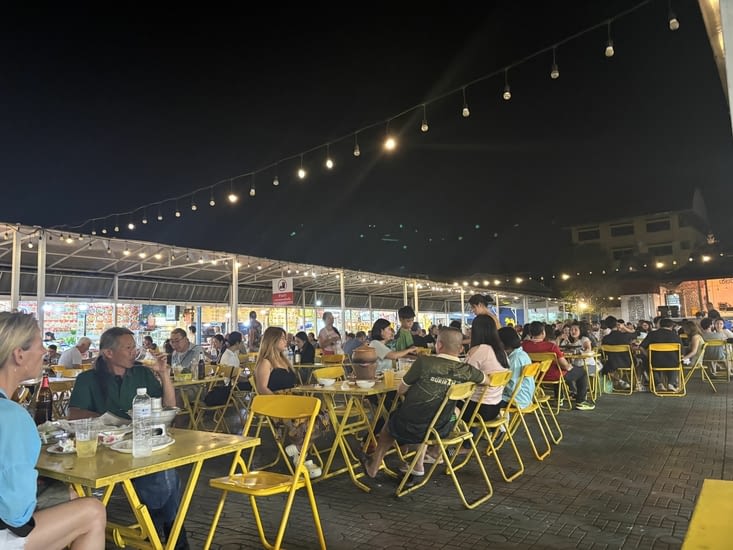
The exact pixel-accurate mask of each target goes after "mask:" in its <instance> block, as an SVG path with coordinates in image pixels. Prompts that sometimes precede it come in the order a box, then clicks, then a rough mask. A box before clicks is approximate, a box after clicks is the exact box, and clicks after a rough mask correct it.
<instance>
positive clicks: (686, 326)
mask: <svg viewBox="0 0 733 550" xmlns="http://www.w3.org/2000/svg"><path fill="white" fill-rule="evenodd" d="M682 330H683V331H684V333H685V334H686V335H687V343H688V347H687V353H684V354H683V355H682V362H683V363H684V364H686V365H694V364H695V362H696V361H697V356H698V355H699V353H700V351H701V350H702V345H703V343H704V342H705V340H704V339H703V337H702V331H701V330H700V327H699V326H698V325H697V323H695V322H694V321H683V322H682ZM684 351H685V350H683V352H684Z"/></svg>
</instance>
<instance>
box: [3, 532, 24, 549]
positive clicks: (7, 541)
mask: <svg viewBox="0 0 733 550" xmlns="http://www.w3.org/2000/svg"><path fill="white" fill-rule="evenodd" d="M27 538H28V537H19V536H18V535H16V534H15V533H13V532H11V531H10V529H0V548H2V549H3V550H23V548H25V541H26V539H27Z"/></svg>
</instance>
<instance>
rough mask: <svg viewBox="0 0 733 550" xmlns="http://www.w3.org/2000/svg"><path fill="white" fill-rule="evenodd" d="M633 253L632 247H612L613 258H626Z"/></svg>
mask: <svg viewBox="0 0 733 550" xmlns="http://www.w3.org/2000/svg"><path fill="white" fill-rule="evenodd" d="M633 254H634V249H633V248H614V249H613V259H614V260H620V259H622V258H627V257H629V256H631V255H633Z"/></svg>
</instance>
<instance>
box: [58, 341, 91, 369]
mask: <svg viewBox="0 0 733 550" xmlns="http://www.w3.org/2000/svg"><path fill="white" fill-rule="evenodd" d="M91 345H92V341H91V340H90V339H89V338H87V337H86V336H82V337H81V338H79V341H78V342H77V343H76V345H75V346H74V347H73V348H69V349H67V350H66V351H65V352H64V353H62V354H61V357H59V362H58V364H59V365H60V366H62V367H65V368H67V369H80V368H81V362H82V359H83V358H84V357H85V356H86V354H87V352H88V351H89V348H90V347H91Z"/></svg>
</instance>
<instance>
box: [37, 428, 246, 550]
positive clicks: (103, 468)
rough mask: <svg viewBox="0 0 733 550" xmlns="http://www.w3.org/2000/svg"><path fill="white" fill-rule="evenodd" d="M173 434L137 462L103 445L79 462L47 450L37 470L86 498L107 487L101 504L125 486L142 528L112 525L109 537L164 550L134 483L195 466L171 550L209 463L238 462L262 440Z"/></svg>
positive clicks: (188, 432) (109, 524)
mask: <svg viewBox="0 0 733 550" xmlns="http://www.w3.org/2000/svg"><path fill="white" fill-rule="evenodd" d="M169 435H170V436H171V437H173V439H175V440H176V442H175V443H174V444H173V445H171V446H170V447H166V448H165V449H161V450H160V451H156V452H154V453H153V454H152V455H151V456H149V457H146V458H133V457H132V455H131V454H125V453H119V452H117V451H113V450H112V449H109V448H107V447H103V446H100V447H99V448H98V450H97V454H96V455H95V456H93V457H90V458H78V457H77V456H76V455H75V454H70V455H59V454H51V453H48V452H46V450H45V449H43V450H42V451H41V455H40V456H39V457H38V463H37V464H36V469H37V470H38V473H39V474H40V475H43V476H46V477H50V478H53V479H58V480H60V481H64V482H67V483H71V484H72V485H73V486H74V489H75V490H76V492H77V493H78V494H79V495H81V496H84V495H86V494H87V491H88V490H90V489H98V488H104V495H103V497H102V502H103V503H104V504H105V506H106V505H107V503H108V502H109V499H110V497H111V496H112V491H113V490H114V488H115V486H116V485H117V484H118V483H121V484H122V487H123V489H124V491H125V494H126V495H127V500H128V502H129V503H130V507H131V509H132V512H133V514H134V516H135V519H136V520H137V524H134V525H131V526H124V525H120V524H116V523H113V522H111V521H108V522H107V538H108V539H109V540H111V541H113V542H114V543H115V544H117V545H118V546H120V547H124V546H125V542H128V543H129V544H130V545H131V546H133V547H135V548H152V549H155V550H161V549H162V548H163V545H162V543H161V541H160V538H159V537H158V534H157V532H156V531H155V527H154V526H153V522H152V520H151V519H150V513H149V512H148V509H147V507H146V506H145V505H143V504H142V503H141V502H140V498H139V497H138V495H137V492H136V491H135V487H134V486H133V484H132V481H131V480H132V479H133V478H136V477H140V476H144V475H147V474H152V473H156V472H162V471H164V470H169V469H171V468H177V467H179V466H184V465H187V464H193V468H191V474H190V476H189V478H188V482H187V483H186V487H185V489H184V491H183V495H182V498H181V506H180V508H179V509H178V515H177V516H176V519H175V521H174V522H173V528H172V530H171V533H170V536H169V539H168V542H167V544H166V546H165V548H166V549H172V548H174V547H175V545H176V541H177V540H178V535H179V534H180V532H181V528H182V527H183V521H184V519H185V518H186V513H187V512H188V507H189V505H190V503H191V498H192V496H193V492H194V490H195V488H196V482H197V481H198V478H199V475H200V473H201V467H202V466H203V463H204V461H205V460H207V459H209V458H213V457H217V456H221V455H225V454H228V453H235V456H234V458H235V459H236V456H237V455H238V454H239V453H240V452H241V451H242V450H243V449H248V448H251V447H254V446H256V445H259V443H260V440H259V438H255V437H242V436H238V435H224V434H212V433H211V432H199V431H193V430H182V429H173V430H169ZM145 539H148V540H145Z"/></svg>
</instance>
